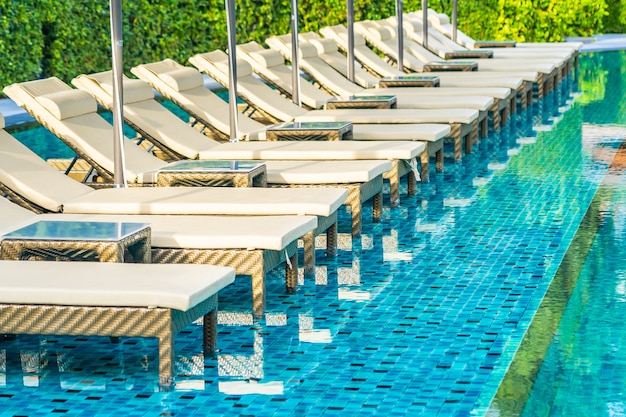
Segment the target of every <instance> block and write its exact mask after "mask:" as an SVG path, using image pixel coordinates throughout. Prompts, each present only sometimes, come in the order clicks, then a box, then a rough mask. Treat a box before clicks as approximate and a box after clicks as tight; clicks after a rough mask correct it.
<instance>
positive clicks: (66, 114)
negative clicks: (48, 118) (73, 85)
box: [35, 89, 98, 120]
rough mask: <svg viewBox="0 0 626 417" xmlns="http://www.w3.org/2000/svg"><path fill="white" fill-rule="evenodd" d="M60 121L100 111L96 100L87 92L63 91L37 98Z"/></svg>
mask: <svg viewBox="0 0 626 417" xmlns="http://www.w3.org/2000/svg"><path fill="white" fill-rule="evenodd" d="M35 99H36V100H37V102H39V104H41V105H42V106H43V107H45V109H46V110H48V111H49V112H50V113H51V114H52V115H53V116H54V117H56V118H57V119H58V120H63V119H69V118H70V117H76V116H82V115H83V114H87V113H94V112H96V111H98V104H97V103H96V100H95V99H94V98H93V97H92V96H91V95H90V94H89V93H88V92H86V91H81V90H73V89H70V90H62V91H56V92H54V93H49V94H44V95H41V96H37V97H35Z"/></svg>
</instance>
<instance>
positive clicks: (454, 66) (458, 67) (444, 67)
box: [424, 61, 478, 72]
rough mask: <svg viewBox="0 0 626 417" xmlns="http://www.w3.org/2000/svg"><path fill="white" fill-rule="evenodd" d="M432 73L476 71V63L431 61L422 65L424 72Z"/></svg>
mask: <svg viewBox="0 0 626 417" xmlns="http://www.w3.org/2000/svg"><path fill="white" fill-rule="evenodd" d="M432 71H461V72H469V71H478V63H477V62H474V61H433V62H429V63H428V64H425V65H424V72H432Z"/></svg>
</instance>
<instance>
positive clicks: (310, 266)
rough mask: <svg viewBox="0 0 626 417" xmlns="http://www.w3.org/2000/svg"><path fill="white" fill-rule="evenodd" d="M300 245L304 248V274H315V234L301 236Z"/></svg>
mask: <svg viewBox="0 0 626 417" xmlns="http://www.w3.org/2000/svg"><path fill="white" fill-rule="evenodd" d="M302 245H303V248H304V273H305V274H312V273H314V272H315V234H314V233H313V232H312V231H311V232H309V233H307V234H306V235H304V236H302ZM327 246H328V245H327Z"/></svg>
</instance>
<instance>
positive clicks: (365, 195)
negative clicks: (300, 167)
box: [269, 176, 383, 237]
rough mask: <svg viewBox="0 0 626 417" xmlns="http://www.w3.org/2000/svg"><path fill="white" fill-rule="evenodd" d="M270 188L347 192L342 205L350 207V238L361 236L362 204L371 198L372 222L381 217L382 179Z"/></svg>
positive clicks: (279, 185) (287, 185)
mask: <svg viewBox="0 0 626 417" xmlns="http://www.w3.org/2000/svg"><path fill="white" fill-rule="evenodd" d="M269 185H270V187H277V188H286V187H335V188H343V189H345V190H347V191H348V198H347V199H346V201H345V202H344V205H347V206H348V207H350V212H351V216H352V236H353V237H356V236H360V235H361V227H362V206H363V202H365V201H367V200H369V199H370V198H372V217H373V220H374V221H379V220H380V217H381V215H382V201H383V197H382V196H383V191H382V189H383V177H382V176H378V177H376V178H374V179H373V180H371V181H369V182H367V183H348V184H320V185H308V184H307V185H300V184H269Z"/></svg>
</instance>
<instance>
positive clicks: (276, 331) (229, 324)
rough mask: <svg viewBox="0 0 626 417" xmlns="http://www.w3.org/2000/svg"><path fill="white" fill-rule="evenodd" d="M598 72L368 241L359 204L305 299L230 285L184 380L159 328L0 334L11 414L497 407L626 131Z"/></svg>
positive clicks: (188, 354) (185, 341)
mask: <svg viewBox="0 0 626 417" xmlns="http://www.w3.org/2000/svg"><path fill="white" fill-rule="evenodd" d="M615 56H617V55H615ZM620 56H621V55H620ZM584 59H591V57H584ZM594 59H599V58H594ZM608 61H610V60H609V59H608V57H607V59H605V60H602V59H600V62H599V63H598V62H595V61H594V62H592V64H593V65H595V66H597V65H600V64H604V63H607V62H608ZM598 71H602V70H601V69H599V68H598ZM609 72H610V71H608V72H607V73H609ZM586 74H587V73H586V72H585V71H584V70H582V71H581V76H586ZM609 78H610V77H609ZM606 82H607V83H609V82H610V80H607V81H606ZM588 85H589V82H588V80H586V79H581V83H580V86H581V90H582V95H581V96H579V97H577V98H576V100H575V101H574V102H573V103H571V100H570V103H567V105H566V106H564V104H566V103H561V104H562V106H561V108H560V109H561V110H563V111H564V112H558V108H552V106H549V105H548V104H547V102H546V103H543V107H544V108H543V112H544V113H543V114H544V117H543V118H539V119H536V120H534V125H535V126H536V127H537V129H536V130H533V129H532V125H533V124H532V123H528V120H521V121H519V122H518V124H517V126H516V128H515V129H506V130H505V131H503V132H501V133H497V134H491V135H490V136H489V137H488V138H487V139H485V140H483V142H482V143H481V144H480V146H479V147H478V148H477V149H476V151H475V152H474V153H472V154H470V155H467V156H466V157H465V158H464V160H463V162H462V163H458V164H452V163H447V165H446V170H445V173H444V174H434V175H433V178H432V182H431V183H429V184H426V185H423V186H422V189H421V190H420V191H421V192H420V195H419V197H418V198H415V199H407V198H405V199H403V201H402V204H401V206H400V207H397V208H389V207H388V206H387V207H386V208H385V210H384V213H383V219H382V221H381V222H380V223H372V222H371V221H370V220H369V219H367V218H366V219H364V220H365V221H364V229H363V236H362V237H361V238H359V239H349V238H346V234H347V228H348V225H349V221H348V218H349V217H348V216H347V214H346V213H342V226H341V228H340V232H343V233H342V236H341V237H342V239H341V241H342V248H343V249H342V250H340V253H339V255H338V256H337V257H336V258H334V259H325V258H324V257H322V256H321V254H319V255H320V256H319V257H318V259H317V271H316V273H315V276H306V277H302V276H301V277H300V285H299V286H298V290H297V292H296V293H295V294H292V295H287V294H285V292H284V283H283V278H284V277H283V276H282V272H281V271H280V270H277V271H275V272H273V273H271V274H270V275H269V276H268V285H267V286H268V291H267V293H268V299H267V311H268V313H267V315H266V317H265V318H264V319H263V320H261V321H259V322H253V321H252V319H251V314H250V313H251V312H250V306H249V299H250V293H249V282H248V279H247V278H245V277H242V278H239V279H238V280H237V282H236V284H235V285H233V286H231V287H229V288H228V289H227V290H226V291H224V293H223V295H222V297H221V298H220V303H221V304H220V308H221V310H222V311H221V314H220V326H219V348H220V351H219V353H218V355H217V357H216V358H203V357H202V354H201V350H200V345H201V344H200V343H199V341H200V340H201V332H200V329H199V327H197V326H190V327H188V328H187V329H186V330H185V331H184V332H183V333H181V334H179V335H178V337H177V339H176V343H177V345H176V348H177V353H178V355H179V356H178V359H177V363H176V367H177V368H176V370H177V372H178V374H179V376H178V377H177V384H176V387H175V388H174V389H172V390H167V391H166V390H160V389H159V388H158V386H157V377H156V369H155V353H156V343H155V342H154V341H151V340H140V339H123V341H122V343H121V344H118V345H113V344H111V343H110V342H109V340H108V339H107V338H78V339H76V338H50V337H47V338H44V337H20V338H19V339H17V340H15V341H7V342H3V343H1V344H0V352H1V354H2V355H3V356H2V358H0V359H3V360H0V363H3V364H5V368H4V369H0V372H3V373H0V416H26V415H27V416H39V415H50V414H55V415H68V416H69V415H81V416H89V415H99V416H100V415H101V416H104V415H122V414H123V415H128V416H175V415H176V416H188V415H202V416H242V417H243V416H300V415H306V416H322V415H323V416H345V415H349V414H351V413H352V414H356V415H359V416H368V415H372V416H374V415H375V416H380V415H394V416H464V415H482V414H484V413H485V411H486V410H487V407H488V406H489V404H490V402H491V400H492V398H493V397H494V395H495V393H496V391H497V389H498V386H499V384H500V381H501V380H502V378H503V376H504V374H505V372H506V370H507V367H508V364H509V363H510V362H511V360H512V358H513V356H514V354H515V352H516V350H517V347H518V345H519V343H520V341H521V339H522V337H523V336H524V332H525V330H526V328H527V327H528V325H529V323H530V321H531V320H532V318H533V314H534V312H535V311H536V309H537V307H538V305H539V303H540V302H541V299H542V296H543V294H544V293H545V291H546V289H547V288H548V285H549V283H550V281H551V279H552V277H553V276H554V275H555V273H556V271H557V268H558V267H559V264H560V261H561V259H562V258H563V256H564V254H565V252H566V250H567V249H568V246H569V244H570V242H571V241H572V239H573V237H574V234H575V233H576V231H577V228H578V225H579V224H580V222H581V219H582V218H583V216H584V214H585V212H586V211H587V208H588V207H589V204H590V202H591V200H592V198H593V196H594V194H595V192H596V189H597V188H598V184H599V183H600V182H601V181H602V178H603V177H604V175H605V172H606V171H607V166H608V164H609V163H610V162H611V159H612V156H613V154H614V153H615V151H616V149H617V147H618V146H619V143H620V142H621V140H622V138H623V137H624V130H623V129H622V128H619V127H617V126H614V124H616V123H618V122H619V121H618V120H607V121H604V120H603V121H602V123H597V119H596V115H598V117H600V116H601V117H600V118H602V117H605V116H606V115H605V114H600V112H601V111H603V108H602V109H600V108H597V107H596V108H593V105H594V104H596V103H595V102H594V101H593V100H592V101H589V100H588V99H589V97H590V94H595V93H596V92H595V90H594V91H587V90H586V88H587V86H588ZM607 85H609V84H607ZM594 86H595V84H594ZM610 93H611V94H617V93H619V94H621V90H620V89H614V90H611V91H609V90H608V89H607V90H606V94H607V96H606V97H605V100H609V101H610V100H611V99H612V100H616V101H618V102H619V101H620V100H622V98H623V97H621V96H620V97H616V98H615V97H609V94H610ZM592 110H593V111H592ZM550 116H556V117H550ZM609 124H610V125H609ZM2 378H4V379H2Z"/></svg>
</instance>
